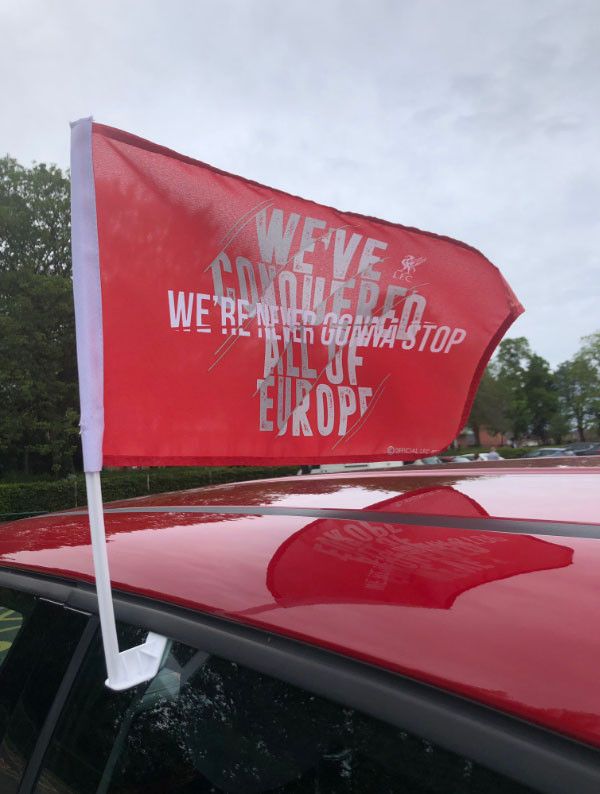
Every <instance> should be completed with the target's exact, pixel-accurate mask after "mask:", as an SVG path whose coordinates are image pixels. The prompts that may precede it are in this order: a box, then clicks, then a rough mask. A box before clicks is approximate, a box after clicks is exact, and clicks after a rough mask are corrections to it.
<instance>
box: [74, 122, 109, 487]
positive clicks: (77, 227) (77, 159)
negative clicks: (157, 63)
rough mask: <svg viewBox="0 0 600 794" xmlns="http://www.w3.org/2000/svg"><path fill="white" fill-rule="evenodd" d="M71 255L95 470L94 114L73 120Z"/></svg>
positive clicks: (89, 462)
mask: <svg viewBox="0 0 600 794" xmlns="http://www.w3.org/2000/svg"><path fill="white" fill-rule="evenodd" d="M71 253H72V259H73V297H74V302H75V329H76V341H77V368H78V372H79V400H80V405H81V419H80V428H81V443H82V447H83V468H84V471H86V472H97V471H101V469H102V440H103V435H104V351H103V335H102V293H101V285H100V259H99V249H98V226H97V220H96V192H95V187H94V166H93V157H92V119H91V117H90V118H84V119H79V120H78V121H75V122H73V123H72V124H71Z"/></svg>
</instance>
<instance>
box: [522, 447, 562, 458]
mask: <svg viewBox="0 0 600 794" xmlns="http://www.w3.org/2000/svg"><path fill="white" fill-rule="evenodd" d="M574 454H575V453H574V452H572V451H571V450H568V449H567V448H566V447H538V448H537V449H532V450H531V451H530V452H526V453H525V454H524V455H523V457H524V458H562V457H569V456H572V455H574Z"/></svg>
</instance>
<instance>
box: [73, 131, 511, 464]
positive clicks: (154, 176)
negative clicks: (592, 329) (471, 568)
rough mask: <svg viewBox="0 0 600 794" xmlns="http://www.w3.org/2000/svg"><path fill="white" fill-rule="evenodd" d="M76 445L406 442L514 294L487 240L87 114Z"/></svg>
mask: <svg viewBox="0 0 600 794" xmlns="http://www.w3.org/2000/svg"><path fill="white" fill-rule="evenodd" d="M72 183H73V198H72V202H73V203H72V219H73V265H74V282H75V303H76V319H77V337H78V360H79V370H80V391H81V402H82V436H83V444H84V464H85V468H86V470H87V471H98V470H99V469H100V468H101V467H102V465H112V466H118V465H138V464H139V465H153V464H156V465H158V464H160V465H184V464H209V463H229V464H243V463H274V462H278V463H286V462H294V463H316V462H319V461H320V462H327V461H329V462H334V461H344V460H355V461H358V460H380V459H382V458H384V459H385V458H389V457H393V458H394V459H403V460H411V459H414V458H418V457H422V456H425V455H430V454H432V453H434V452H436V451H438V450H440V449H442V448H444V447H446V446H447V445H448V444H449V443H450V441H451V440H452V439H453V438H454V437H455V436H456V435H457V434H458V432H459V431H460V430H461V429H462V427H463V425H464V423H465V421H466V418H467V416H468V413H469V409H470V405H471V402H472V400H473V397H474V394H475V390H476V388H477V385H478V382H479V379H480V377H481V374H482V372H483V368H484V367H485V364H486V363H487V361H488V359H489V357H490V355H491V353H492V352H493V350H494V348H495V346H496V345H497V343H498V342H499V340H500V338H501V337H502V335H503V334H504V333H505V331H506V329H507V328H508V327H509V326H510V324H511V323H512V322H513V321H514V320H515V318H516V317H517V316H518V315H519V314H520V313H521V311H522V307H521V306H520V304H519V302H518V300H517V299H516V297H515V296H514V294H513V292H512V291H511V289H510V287H509V286H508V285H507V283H506V282H505V281H504V279H503V278H502V276H501V274H500V273H499V271H498V270H497V268H496V267H494V266H493V265H492V264H491V263H490V262H489V261H488V260H487V259H486V258H485V257H484V256H483V255H482V254H480V253H479V252H478V251H476V250H475V249H473V248H471V247H469V246H468V245H465V244H464V243H461V242H458V241H456V240H452V239H449V238H447V237H441V236H438V235H435V234H431V233H427V232H422V231H419V230H418V229H411V228H407V227H404V226H400V225H398V224H395V223H389V222H387V221H382V220H377V219H375V218H368V217H364V216H361V215H357V214H354V213H349V212H340V211H338V210H336V209H333V208H331V207H326V206H322V205H319V204H315V203H314V202H311V201H307V200H305V199H301V198H297V197H295V196H291V195H288V194H287V193H283V192H281V191H279V190H275V189H273V188H268V187H265V186H264V185H259V184H257V183H255V182H250V181H248V180H246V179H242V178H241V177H238V176H233V175H231V174H227V173H224V172H222V171H219V170H217V169H215V168H212V167H211V166H208V165H205V164H203V163H200V162H197V161H195V160H192V159H190V158H188V157H184V156H182V155H180V154H177V153H175V152H172V151H170V150H167V149H164V148H162V147H160V146H157V145H155V144H152V143H149V142H148V141H145V140H142V139H140V138H137V137H135V136H133V135H129V134H128V133H125V132H121V131H119V130H115V129H112V128H110V127H105V126H103V125H98V124H92V122H91V120H83V121H80V122H77V123H76V124H75V125H74V126H73V138H72Z"/></svg>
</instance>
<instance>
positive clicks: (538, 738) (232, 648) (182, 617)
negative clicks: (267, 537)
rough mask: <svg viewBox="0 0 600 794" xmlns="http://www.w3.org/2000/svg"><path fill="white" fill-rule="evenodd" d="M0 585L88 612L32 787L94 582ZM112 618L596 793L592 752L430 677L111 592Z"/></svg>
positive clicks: (531, 782) (14, 580) (77, 662)
mask: <svg viewBox="0 0 600 794" xmlns="http://www.w3.org/2000/svg"><path fill="white" fill-rule="evenodd" d="M0 585H2V586H6V587H11V588H13V589H15V590H20V591H22V592H27V593H31V594H33V595H36V596H38V597H40V598H43V599H46V600H50V601H53V602H54V603H57V604H60V605H62V606H64V607H65V608H67V609H74V610H77V611H79V612H84V613H87V614H88V615H89V616H90V619H89V621H88V624H87V627H86V629H85V630H84V633H83V635H82V637H81V638H80V642H79V644H78V645H77V647H76V650H75V652H74V655H73V658H72V660H71V663H70V665H69V667H68V670H67V673H66V674H65V678H64V680H63V682H62V684H61V687H60V688H59V691H58V692H57V694H56V697H55V701H54V703H53V706H52V707H51V709H50V712H49V714H48V716H47V719H46V724H45V725H44V727H43V729H42V732H41V734H40V737H39V738H38V742H37V743H36V747H35V750H34V752H33V753H32V756H31V757H30V759H29V762H28V765H27V768H26V771H25V773H24V776H23V779H22V781H21V787H20V789H19V794H26V792H27V793H28V792H30V791H32V787H33V786H35V782H36V781H37V777H38V775H39V772H40V771H41V768H42V765H43V759H44V756H45V753H46V750H47V748H48V746H49V744H50V741H51V739H52V734H53V732H54V729H55V727H56V725H57V723H58V720H59V719H60V716H61V714H62V712H63V710H64V708H65V706H66V703H67V700H68V697H69V693H70V691H71V689H72V686H73V685H74V683H75V681H76V679H77V674H78V672H79V670H80V668H81V665H82V664H83V661H84V659H85V657H86V655H87V653H88V651H89V648H90V645H91V642H92V640H93V637H94V636H95V633H96V631H97V630H98V619H97V599H96V593H95V590H94V587H93V586H92V585H90V584H87V583H85V582H74V581H71V580H64V579H58V578H52V577H47V576H41V575H38V574H35V573H29V572H25V571H22V570H14V569H8V568H0ZM114 602H115V612H116V616H117V619H118V620H119V621H121V622H123V623H128V624H131V625H133V626H138V627H140V628H142V629H146V630H148V631H155V632H157V633H160V634H163V635H165V636H167V637H169V638H170V639H173V640H175V641H178V642H183V643H185V644H187V645H190V646H192V647H195V648H198V649H201V650H203V651H206V652H207V653H210V654H214V655H216V656H220V657H222V658H225V659H227V660H230V661H233V662H237V663H238V664H240V665H244V666H246V667H249V668H251V669H253V670H256V671H257V672H259V673H262V674H264V675H269V676H271V677H273V678H277V679H280V680H282V681H285V682H287V683H289V684H291V685H293V686H297V687H300V688H302V689H304V690H306V691H309V692H311V693H313V694H315V695H318V696H321V697H324V698H327V699H328V700H330V701H333V702H336V703H338V704H340V705H342V706H345V707H350V708H353V709H356V710H357V711H361V712H363V713H364V714H367V715H368V716H371V717H374V718H375V719H378V720H381V721H383V722H385V723H388V724H390V725H393V726H395V727H397V728H400V729H402V730H406V731H409V732H410V733H412V734H415V735H416V736H418V737H421V738H423V739H425V740H427V741H430V742H433V743H435V744H437V745H439V746H440V747H442V748H444V749H446V750H448V751H450V752H453V753H456V754H457V755H459V756H462V757H465V758H469V759H471V760H473V761H475V762H476V763H479V764H481V765H482V766H485V767H488V768H489V769H491V770H493V771H495V772H498V773H499V774H501V775H504V776H506V777H509V778H512V779H514V780H515V781H517V782H519V783H522V784H524V785H527V786H530V787H532V788H534V789H536V790H539V791H541V792H547V793H548V794H561V793H562V792H565V791H569V790H573V791H577V792H578V794H588V792H589V794H597V792H598V791H600V750H599V749H596V748H593V747H590V746H588V745H585V744H583V743H581V742H578V741H576V740H574V739H571V738H569V737H566V736H563V735H560V734H558V733H555V732H553V731H549V730H546V729H545V728H543V727H540V726H538V725H535V724H533V723H530V722H527V721H525V720H522V719H520V718H518V717H514V716H511V715H509V714H506V713H504V712H500V711H497V710H496V709H493V708H491V707H488V706H485V705H483V704H480V703H477V702H475V701H472V700H469V699H467V698H465V697H462V696H460V695H457V694H453V693H451V692H448V691H445V690H442V689H439V688H437V687H434V686H432V685H429V684H426V683H423V682H419V681H417V680H415V679H411V678H408V677H406V676H403V675H400V674H398V673H394V672H391V671H388V670H384V669H382V668H379V667H376V666H375V665H372V664H368V663H366V662H362V661H360V660H357V659H353V658H350V657H346V656H343V655H341V654H337V653H335V652H332V651H330V650H327V649H324V648H320V647H317V646H313V645H309V644H307V643H303V642H301V641H299V640H295V639H292V638H289V637H285V636H282V635H279V634H275V633H272V632H268V631H264V630H261V629H257V628H254V627H251V626H246V625H243V624H240V623H237V622H234V621H231V620H228V619H225V618H222V617H217V616H214V615H209V614H206V613H201V612H197V611H194V610H190V609H185V608H182V607H177V606H173V605H171V604H167V603H164V602H161V601H154V600H151V599H148V598H146V597H139V596H135V595H131V594H127V593H124V592H121V591H115V592H114Z"/></svg>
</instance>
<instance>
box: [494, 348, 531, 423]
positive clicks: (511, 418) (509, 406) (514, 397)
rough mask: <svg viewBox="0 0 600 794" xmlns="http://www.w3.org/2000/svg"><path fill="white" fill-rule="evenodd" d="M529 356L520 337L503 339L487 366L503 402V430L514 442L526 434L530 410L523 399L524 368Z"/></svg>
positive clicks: (525, 369)
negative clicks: (509, 432)
mask: <svg viewBox="0 0 600 794" xmlns="http://www.w3.org/2000/svg"><path fill="white" fill-rule="evenodd" d="M532 355H533V353H532V351H531V347H530V346H529V342H528V341H527V339H526V338H525V337H524V336H520V337H517V338H516V339H504V340H503V341H502V342H500V345H499V346H498V352H497V354H496V356H495V358H494V361H493V362H492V365H491V372H492V374H493V375H494V378H495V379H496V382H497V385H498V391H499V392H500V394H501V395H502V400H503V402H504V414H505V417H506V429H510V431H511V432H512V435H513V437H514V438H519V437H520V436H522V435H525V434H526V433H528V432H529V425H530V421H531V416H530V406H529V403H528V401H527V399H526V396H525V379H526V373H527V367H528V366H529V362H530V361H531V357H532Z"/></svg>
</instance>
